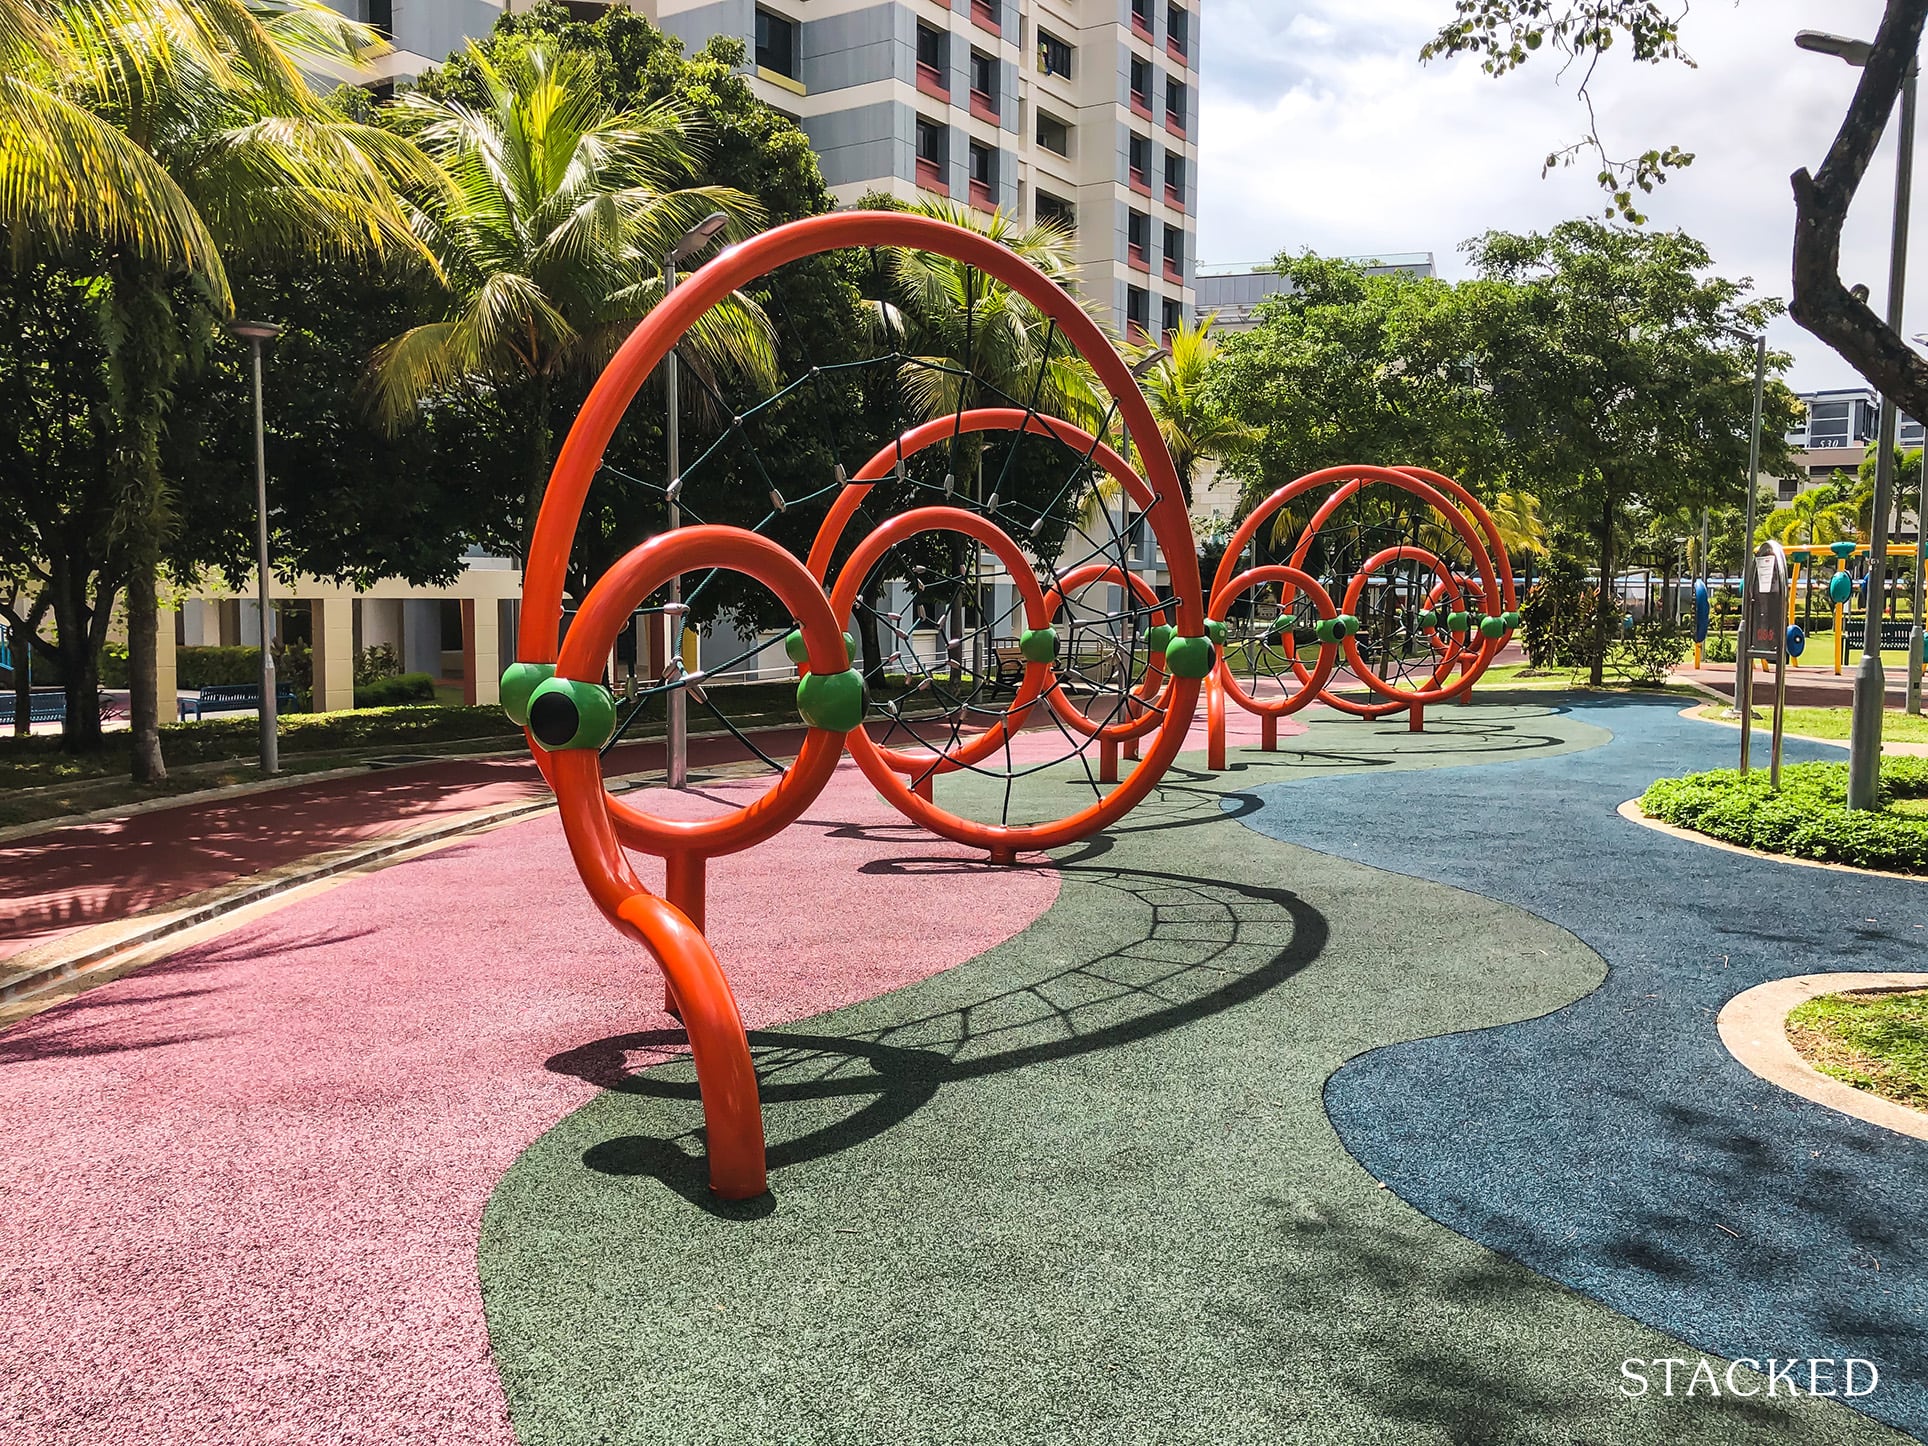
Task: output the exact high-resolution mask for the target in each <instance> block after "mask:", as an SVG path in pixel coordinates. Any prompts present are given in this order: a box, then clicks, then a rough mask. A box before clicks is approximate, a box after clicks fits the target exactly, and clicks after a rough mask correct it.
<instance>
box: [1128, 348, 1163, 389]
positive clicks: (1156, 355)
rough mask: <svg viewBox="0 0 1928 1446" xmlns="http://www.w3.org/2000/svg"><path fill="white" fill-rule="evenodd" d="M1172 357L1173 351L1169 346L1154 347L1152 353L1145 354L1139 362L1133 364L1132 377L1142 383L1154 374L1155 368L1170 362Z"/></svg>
mask: <svg viewBox="0 0 1928 1446" xmlns="http://www.w3.org/2000/svg"><path fill="white" fill-rule="evenodd" d="M1171 355H1172V349H1171V348H1170V347H1168V346H1158V347H1153V348H1152V349H1151V350H1150V351H1148V352H1147V353H1145V355H1143V356H1141V357H1139V358H1138V360H1137V361H1135V362H1133V363H1132V364H1131V374H1132V376H1133V377H1135V378H1136V379H1137V380H1139V381H1141V382H1142V381H1143V380H1144V379H1145V378H1146V377H1148V376H1150V375H1151V374H1152V370H1153V368H1155V367H1156V366H1157V365H1158V364H1159V363H1160V362H1162V361H1170V360H1171Z"/></svg>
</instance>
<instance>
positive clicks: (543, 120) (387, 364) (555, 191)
mask: <svg viewBox="0 0 1928 1446" xmlns="http://www.w3.org/2000/svg"><path fill="white" fill-rule="evenodd" d="M471 66H472V70H473V74H474V76H475V77H476V79H477V81H478V82H479V83H480V85H481V87H482V90H483V96H482V99H481V102H480V104H476V105H471V104H466V103H463V102H461V101H458V100H438V99H436V98H435V97H434V96H432V95H431V94H429V93H427V92H418V93H414V94H411V95H409V96H405V97H404V98H403V100H402V102H401V104H400V111H401V115H402V124H403V125H404V126H405V127H406V128H407V129H408V130H409V131H410V132H411V133H412V134H414V135H415V136H416V137H417V139H418V140H419V141H420V143H421V145H422V147H423V149H424V150H426V151H427V152H428V154H429V155H430V156H431V157H433V158H434V159H435V161H436V162H437V163H438V164H439V165H440V166H441V167H442V169H443V171H444V173H445V175H446V178H447V183H448V184H447V185H446V187H444V188H440V189H437V190H433V191H430V192H429V193H428V194H427V195H426V197H425V199H424V203H423V207H422V211H421V219H422V228H423V232H424V235H425V238H426V241H427V244H428V247H429V249H430V251H431V252H432V253H433V255H434V257H435V259H436V262H437V266H438V273H439V275H440V276H441V278H442V279H443V281H444V283H445V284H446V286H447V288H448V292H449V307H448V312H447V315H446V316H445V317H444V318H443V319H441V320H438V321H432V322H426V323H424V324H422V325H419V326H415V327H412V328H410V329H409V330H408V331H405V332H403V333H402V334H401V335H400V336H398V337H396V338H395V339H394V340H393V341H391V342H390V343H388V344H387V345H386V346H384V347H382V348H381V350H380V351H379V352H378V353H377V355H376V358H375V385H376V395H377V397H378V399H379V403H380V407H381V410H382V413H383V415H384V416H385V417H386V418H387V419H388V420H389V421H390V422H392V423H396V424H399V423H401V422H403V421H406V420H408V419H410V418H412V417H413V416H414V414H415V412H416V411H417V409H418V408H419V407H420V406H421V405H422V403H424V402H425V401H428V400H430V399H431V398H437V397H440V396H443V395H446V394H448V393H449V392H450V391H452V390H454V389H456V388H459V387H465V386H481V387H488V388H491V389H493V390H494V391H495V392H496V394H497V396H498V397H499V398H500V399H501V400H502V402H503V404H504V405H505V406H506V407H508V408H509V409H510V410H511V411H512V412H513V413H515V414H516V415H517V416H518V417H519V418H520V419H521V425H520V427H519V430H520V431H521V433H522V437H523V443H524V445H523V448H522V460H523V467H524V482H525V487H526V501H525V505H524V512H523V519H522V521H523V530H524V534H525V536H526V535H532V534H533V532H534V529H535V519H536V513H537V512H538V511H539V510H540V508H541V505H542V494H543V490H544V489H545V487H546V486H547V484H548V479H549V470H550V467H551V466H552V465H553V463H554V460H555V441H554V436H553V432H552V418H551V408H552V403H553V400H554V388H555V386H556V383H557V382H558V380H559V379H562V378H565V377H573V378H576V379H582V380H586V379H587V378H589V377H593V375H594V374H595V373H596V372H597V371H598V370H600V369H601V367H602V366H603V364H604V363H606V362H607V361H608V359H609V358H610V357H611V356H612V355H613V354H614V353H615V350H616V348H617V347H618V346H619V345H620V344H621V342H622V340H623V338H624V337H625V336H626V335H627V334H628V332H629V330H630V328H631V327H632V326H633V325H634V323H635V321H636V320H637V318H639V317H640V316H642V315H643V314H644V313H646V312H647V311H649V310H650V308H651V307H653V306H654V305H655V304H656V302H657V301H658V300H660V299H661V296H662V278H661V276H660V274H659V267H660V265H661V259H662V257H663V256H664V255H665V254H666V253H667V252H668V251H669V249H670V248H671V247H672V246H673V245H675V244H676V241H677V240H678V238H679V237H681V236H682V235H683V234H684V233H685V232H686V231H688V230H689V229H690V228H691V227H693V226H694V225H695V224H696V223H697V222H699V221H701V220H703V219H704V217H706V216H708V215H710V214H711V213H713V212H719V211H720V212H722V213H723V214H724V215H726V216H728V217H730V218H731V225H732V228H733V230H734V232H735V233H736V234H738V235H741V234H744V233H745V232H746V231H747V230H748V229H750V228H751V227H753V226H754V225H755V224H756V223H757V222H759V221H760V220H761V219H762V213H761V210H760V208H758V206H757V205H756V203H755V202H754V201H753V200H751V199H750V198H749V197H747V196H745V195H743V194H742V193H741V192H739V191H737V190H735V189H734V188H732V187H725V186H678V185H677V184H676V183H677V182H678V181H681V180H683V179H685V178H687V177H688V176H689V175H690V174H691V173H692V172H693V170H694V169H695V167H696V164H697V159H696V155H695V153H694V151H693V150H692V148H691V144H690V138H689V136H688V134H687V127H686V125H685V122H684V119H683V117H682V116H681V115H680V114H679V112H678V109H677V108H676V107H675V106H674V105H673V104H671V103H669V102H662V103H658V104H657V105H654V106H651V107H649V108H647V109H644V110H631V111H617V112H612V111H610V110H608V109H607V108H606V107H605V105H604V103H603V100H602V97H601V94H600V92H599V87H598V82H597V78H596V71H595V67H594V66H593V65H592V64H591V63H590V62H589V61H587V60H586V59H584V58H583V57H581V56H580V55H577V54H573V53H570V52H563V53H561V54H553V53H552V52H551V51H550V50H549V49H548V48H547V47H546V46H543V45H539V44H536V45H530V46H528V47H526V48H524V49H522V50H521V51H520V52H519V53H517V54H514V55H512V57H511V58H510V60H509V62H508V63H507V64H505V65H504V66H502V67H500V68H498V66H497V65H496V64H495V63H494V62H493V61H492V60H491V59H490V58H489V57H488V56H487V55H486V54H484V53H483V52H482V51H481V50H480V49H478V48H473V47H472V49H471ZM683 345H684V347H685V348H686V349H687V355H688V356H689V358H690V359H691V360H692V361H693V362H695V363H697V364H699V365H707V366H708V367H710V368H711V369H712V370H714V371H716V372H729V371H742V372H744V373H747V374H748V375H750V376H752V377H756V378H759V379H773V376H774V372H775V369H776V359H775V346H774V343H773V340H772V338H771V335H770V329H769V324H768V321H767V319H766V318H765V317H764V315H763V313H762V312H761V310H760V309H759V308H757V307H756V306H755V304H754V303H752V302H750V301H748V300H747V299H744V298H737V299H734V300H732V301H726V302H725V303H724V304H722V305H719V306H717V307H714V308H712V309H711V310H710V311H708V312H707V313H705V314H704V316H703V317H702V318H701V319H700V320H699V321H698V322H697V324H696V325H695V327H694V328H693V329H692V331H691V333H690V335H689V337H688V338H686V340H685V342H684V343H683Z"/></svg>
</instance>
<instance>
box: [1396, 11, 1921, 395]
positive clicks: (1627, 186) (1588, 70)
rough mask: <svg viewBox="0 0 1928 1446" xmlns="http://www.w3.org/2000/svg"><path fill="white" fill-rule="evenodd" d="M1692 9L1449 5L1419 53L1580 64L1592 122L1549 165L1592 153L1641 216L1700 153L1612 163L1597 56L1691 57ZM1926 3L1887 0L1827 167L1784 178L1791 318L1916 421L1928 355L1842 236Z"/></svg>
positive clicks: (1501, 62)
mask: <svg viewBox="0 0 1928 1446" xmlns="http://www.w3.org/2000/svg"><path fill="white" fill-rule="evenodd" d="M1687 12H1688V7H1687V6H1685V5H1681V6H1679V7H1678V8H1677V9H1676V8H1675V7H1673V6H1671V5H1663V4H1661V3H1659V0H1454V13H1455V18H1454V19H1453V20H1452V21H1450V22H1448V23H1447V24H1446V25H1445V26H1444V27H1442V28H1441V30H1440V31H1439V33H1438V35H1436V36H1435V37H1434V39H1433V40H1432V41H1431V43H1429V44H1428V45H1427V46H1426V47H1425V49H1424V50H1423V51H1422V52H1421V58H1422V59H1423V60H1431V59H1434V58H1437V57H1442V56H1452V55H1460V54H1473V55H1477V56H1479V57H1480V58H1481V63H1482V65H1483V68H1484V69H1485V70H1486V71H1487V72H1488V73H1489V74H1492V75H1505V74H1507V73H1509V72H1511V71H1513V70H1516V69H1518V68H1519V67H1520V66H1522V65H1524V64H1526V63H1528V61H1529V60H1530V59H1531V57H1533V56H1534V55H1535V54H1537V53H1540V52H1542V51H1551V52H1552V53H1554V54H1557V55H1559V56H1561V57H1562V64H1564V65H1573V66H1577V67H1578V68H1579V74H1580V76H1581V84H1580V87H1579V94H1580V98H1581V99H1582V101H1583V102H1584V103H1585V104H1586V107H1587V114H1588V117H1589V126H1588V130H1587V133H1586V135H1585V137H1584V138H1583V139H1582V140H1581V141H1580V142H1578V143H1577V144H1576V145H1574V146H1571V147H1568V148H1567V149H1565V150H1562V151H1555V152H1554V153H1553V154H1552V155H1550V156H1549V157H1548V158H1547V166H1548V167H1549V168H1551V167H1552V166H1555V165H1558V164H1561V163H1562V162H1563V161H1570V160H1571V159H1572V158H1573V157H1575V156H1577V155H1580V154H1586V153H1590V154H1592V155H1593V156H1595V157H1596V158H1597V159H1598V161H1599V164H1600V171H1599V179H1600V184H1601V186H1602V188H1603V189H1604V190H1605V191H1606V192H1607V193H1608V195H1609V197H1610V199H1611V205H1610V208H1609V210H1610V214H1617V215H1620V216H1622V217H1624V218H1625V219H1628V220H1632V221H1638V220H1640V219H1642V218H1641V217H1640V215H1639V212H1638V211H1637V209H1635V206H1634V192H1635V191H1639V192H1641V193H1643V194H1645V193H1651V192H1652V190H1653V189H1654V187H1655V186H1657V185H1659V184H1661V183H1663V182H1664V181H1665V180H1666V179H1667V175H1668V173H1669V171H1671V170H1675V169H1678V168H1679V167H1681V166H1684V165H1687V164H1689V163H1690V162H1691V161H1692V160H1693V157H1692V156H1691V155H1689V154H1687V153H1686V152H1683V151H1681V150H1680V149H1679V148H1678V147H1677V146H1663V147H1656V148H1651V149H1648V150H1646V151H1644V152H1641V153H1639V154H1638V155H1635V156H1632V157H1631V158H1616V155H1615V152H1614V151H1613V149H1611V148H1610V147H1609V146H1608V145H1607V143H1606V142H1605V141H1604V140H1603V139H1602V138H1601V135H1600V129H1599V127H1598V125H1597V124H1593V123H1592V117H1593V116H1594V115H1595V110H1594V97H1593V94H1592V90H1591V83H1592V80H1593V77H1594V75H1595V73H1596V70H1597V67H1598V65H1599V62H1600V60H1601V58H1602V57H1603V56H1604V55H1605V54H1606V53H1607V52H1608V51H1609V50H1611V49H1612V48H1613V47H1614V46H1615V45H1616V44H1618V43H1620V42H1621V41H1622V40H1624V41H1626V42H1628V45H1629V49H1630V50H1631V52H1632V58H1633V59H1634V60H1635V61H1637V62H1642V63H1649V64H1661V63H1668V62H1681V63H1684V64H1688V65H1691V64H1692V63H1693V62H1692V59H1691V57H1690V56H1689V55H1688V54H1687V52H1686V51H1685V50H1684V49H1683V48H1682V40H1681V27H1682V24H1683V21H1684V18H1685V16H1686V14H1687ZM1925 26H1928V0H1886V3H1885V4H1884V5H1883V7H1882V11H1881V20H1880V23H1879V25H1878V26H1877V27H1876V29H1875V34H1874V37H1873V40H1872V41H1871V42H1869V43H1868V44H1867V50H1866V55H1865V57H1864V58H1863V59H1862V64H1861V68H1860V70H1861V74H1860V82H1859V84H1857V85H1856V86H1855V90H1854V97H1853V99H1852V100H1850V101H1849V102H1848V109H1847V113H1846V114H1845V115H1844V116H1843V117H1842V119H1841V125H1840V128H1839V129H1838V130H1837V131H1836V132H1835V135H1834V139H1833V141H1832V142H1831V143H1830V144H1829V146H1828V150H1827V154H1826V156H1825V157H1824V158H1823V159H1822V162H1821V166H1820V169H1819V170H1817V171H1813V172H1810V171H1808V170H1807V169H1806V168H1805V167H1803V168H1802V169H1801V170H1798V171H1796V172H1795V173H1794V174H1793V176H1792V177H1790V178H1789V181H1790V184H1791V185H1792V187H1793V191H1794V271H1793V288H1792V292H1791V300H1790V302H1789V304H1788V313H1789V315H1791V316H1792V317H1793V318H1794V319H1795V320H1796V321H1797V322H1799V323H1800V324H1801V325H1802V326H1803V327H1805V328H1806V329H1807V330H1808V331H1810V332H1812V333H1813V334H1814V335H1815V336H1817V337H1819V338H1820V339H1821V340H1822V341H1824V342H1826V343H1827V344H1828V345H1829V346H1831V347H1832V348H1834V350H1835V352H1836V353H1837V354H1839V355H1840V357H1841V358H1842V359H1843V360H1844V361H1846V362H1847V363H1848V365H1849V366H1851V367H1853V368H1854V369H1855V371H1857V372H1858V373H1860V374H1861V375H1862V376H1864V377H1866V378H1867V379H1868V381H1869V383H1870V384H1871V385H1872V386H1874V387H1875V389H1876V390H1878V391H1879V392H1880V393H1881V394H1882V395H1883V396H1886V397H1889V398H1891V399H1892V400H1893V401H1895V402H1896V403H1897V404H1898V405H1899V406H1900V408H1901V410H1902V411H1904V412H1906V413H1907V414H1908V415H1909V416H1914V417H1920V416H1928V357H1924V356H1923V355H1922V354H1921V353H1920V352H1918V351H1916V350H1915V349H1914V348H1912V347H1910V346H1909V345H1908V344H1907V343H1906V342H1905V341H1904V340H1903V339H1902V337H1901V336H1900V335H1899V334H1898V333H1897V332H1896V331H1895V330H1894V329H1893V328H1892V327H1890V326H1889V325H1888V324H1887V322H1886V321H1885V320H1883V318H1882V317H1881V316H1879V315H1877V314H1876V312H1875V311H1874V309H1873V308H1872V307H1871V306H1869V305H1868V302H1867V298H1866V293H1865V292H1859V293H1857V292H1856V291H1855V290H1852V289H1850V288H1849V287H1848V285H1847V284H1846V283H1844V282H1843V281H1842V279H1841V233H1842V228H1843V227H1844V226H1845V224H1846V222H1847V217H1848V211H1849V209H1850V208H1851V207H1852V205H1853V204H1854V198H1855V195H1856V193H1857V192H1858V191H1859V190H1860V188H1861V182H1862V180H1863V179H1864V178H1865V177H1866V175H1867V173H1868V165H1869V163H1870V162H1871V161H1872V160H1873V159H1874V153H1875V148H1876V147H1877V146H1878V145H1879V144H1880V141H1881V137H1882V134H1883V132H1885V131H1886V130H1887V127H1888V121H1889V119H1890V117H1891V116H1892V115H1893V113H1894V109H1895V101H1896V99H1897V97H1899V95H1900V94H1901V87H1902V83H1903V81H1904V80H1905V79H1906V77H1907V76H1908V75H1909V74H1910V73H1911V72H1912V71H1913V70H1914V68H1915V66H1916V64H1917V57H1918V56H1919V54H1920V51H1921V40H1922V31H1923V29H1924V27H1925Z"/></svg>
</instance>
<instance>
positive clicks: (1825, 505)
mask: <svg viewBox="0 0 1928 1446" xmlns="http://www.w3.org/2000/svg"><path fill="white" fill-rule="evenodd" d="M1855 509H1856V504H1855V500H1854V498H1852V497H1850V496H1848V495H1846V494H1845V493H1844V492H1843V491H1842V489H1841V488H1840V487H1839V486H1837V485H1836V484H1835V483H1833V482H1823V483H1822V484H1821V485H1820V486H1819V487H1810V488H1808V489H1807V490H1806V491H1804V492H1797V493H1795V494H1794V497H1793V499H1792V500H1791V501H1789V502H1786V503H1783V504H1782V505H1781V506H1779V507H1776V508H1775V509H1774V510H1773V511H1772V512H1770V513H1768V515H1767V516H1766V517H1765V518H1763V519H1762V520H1761V523H1760V526H1759V527H1758V528H1757V529H1756V530H1755V537H1754V540H1755V541H1756V542H1760V541H1762V540H1764V539H1766V538H1772V539H1773V540H1774V541H1776V542H1778V543H1780V544H1781V545H1782V546H1783V547H1826V546H1827V545H1828V544H1829V543H1831V542H1843V541H1846V540H1847V539H1848V538H1849V537H1850V536H1852V535H1853V532H1854V530H1855V522H1854V514H1855ZM1815 572H1816V569H1814V568H1812V567H1810V568H1809V569H1808V570H1807V594H1806V596H1807V601H1806V609H1805V616H1806V620H1807V621H1808V622H1810V623H1811V622H1812V621H1813V614H1814V574H1815Z"/></svg>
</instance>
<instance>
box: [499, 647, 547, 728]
mask: <svg viewBox="0 0 1928 1446" xmlns="http://www.w3.org/2000/svg"><path fill="white" fill-rule="evenodd" d="M555 676H556V665H555V664H554V663H511V664H509V666H508V667H506V668H504V669H503V670H502V711H503V712H504V713H507V714H508V715H509V721H510V722H512V723H514V724H515V726H516V727H518V728H527V727H528V726H529V695H530V694H531V693H533V692H535V690H536V689H538V688H540V687H541V686H542V685H543V684H544V683H546V682H548V681H549V680H550V679H551V678H553V677H555Z"/></svg>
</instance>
